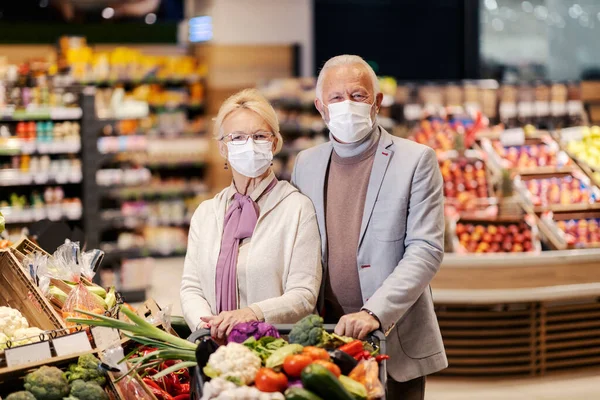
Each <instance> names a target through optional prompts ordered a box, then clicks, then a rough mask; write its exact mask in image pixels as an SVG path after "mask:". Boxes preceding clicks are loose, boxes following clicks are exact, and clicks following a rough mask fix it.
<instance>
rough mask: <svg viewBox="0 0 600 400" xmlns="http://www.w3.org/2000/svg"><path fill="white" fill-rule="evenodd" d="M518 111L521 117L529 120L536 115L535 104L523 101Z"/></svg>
mask: <svg viewBox="0 0 600 400" xmlns="http://www.w3.org/2000/svg"><path fill="white" fill-rule="evenodd" d="M518 109H519V115H520V116H521V117H524V118H528V117H533V116H534V115H535V103H532V102H529V101H523V102H521V103H519V106H518Z"/></svg>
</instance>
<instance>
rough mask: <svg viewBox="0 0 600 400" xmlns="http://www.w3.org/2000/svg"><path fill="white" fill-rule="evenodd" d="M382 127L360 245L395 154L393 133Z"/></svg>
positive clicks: (364, 213) (368, 190)
mask: <svg viewBox="0 0 600 400" xmlns="http://www.w3.org/2000/svg"><path fill="white" fill-rule="evenodd" d="M380 129H381V139H380V140H379V146H377V152H376V153H375V160H373V168H372V170H371V177H370V178H369V187H368V189H367V197H366V198H365V208H364V212H363V217H362V225H361V228H360V237H359V241H358V246H359V247H360V245H361V242H362V240H363V237H364V236H365V232H366V231H367V226H368V225H369V220H370V219H371V214H372V213H373V208H375V202H376V200H377V196H378V195H379V190H380V189H381V184H382V183H383V178H384V177H385V172H386V171H387V168H388V165H389V163H390V159H391V158H392V156H393V154H394V151H393V150H392V146H393V144H394V142H393V141H392V138H391V135H390V134H389V133H387V131H386V130H385V129H383V128H380Z"/></svg>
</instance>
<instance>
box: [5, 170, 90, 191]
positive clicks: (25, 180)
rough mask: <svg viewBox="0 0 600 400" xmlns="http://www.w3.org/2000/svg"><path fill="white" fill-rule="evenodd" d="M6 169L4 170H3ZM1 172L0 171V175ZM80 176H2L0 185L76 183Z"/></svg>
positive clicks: (78, 181)
mask: <svg viewBox="0 0 600 400" xmlns="http://www.w3.org/2000/svg"><path fill="white" fill-rule="evenodd" d="M4 171H6V170H4ZM2 175H3V174H1V173H0V177H2ZM81 180H82V178H81V176H80V177H79V178H78V179H74V180H71V179H56V178H48V179H46V180H37V181H36V180H35V178H34V177H33V176H30V177H28V178H23V179H11V178H4V177H2V181H1V182H0V187H17V186H46V185H78V184H80V183H81Z"/></svg>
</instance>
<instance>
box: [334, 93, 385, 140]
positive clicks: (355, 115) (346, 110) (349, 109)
mask: <svg viewBox="0 0 600 400" xmlns="http://www.w3.org/2000/svg"><path fill="white" fill-rule="evenodd" d="M373 104H374V103H373ZM373 104H369V103H359V102H356V101H351V100H345V101H342V102H339V103H332V104H329V105H328V106H326V107H327V108H328V109H329V122H328V123H327V127H328V128H329V131H330V132H331V133H332V134H333V136H334V137H335V138H336V139H337V140H339V141H340V142H344V143H356V142H358V141H360V140H362V139H364V138H365V137H366V136H367V135H368V134H369V132H371V131H372V130H373V120H372V119H371V109H372V108H373Z"/></svg>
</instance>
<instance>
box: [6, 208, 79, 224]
mask: <svg viewBox="0 0 600 400" xmlns="http://www.w3.org/2000/svg"><path fill="white" fill-rule="evenodd" d="M0 212H2V215H4V218H5V223H6V224H7V225H19V224H28V223H31V222H36V221H40V220H43V219H49V220H51V221H80V220H81V217H82V212H81V210H71V211H70V212H65V211H63V210H62V209H61V208H60V207H48V206H45V207H41V208H35V207H23V208H20V209H17V208H14V207H0Z"/></svg>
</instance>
